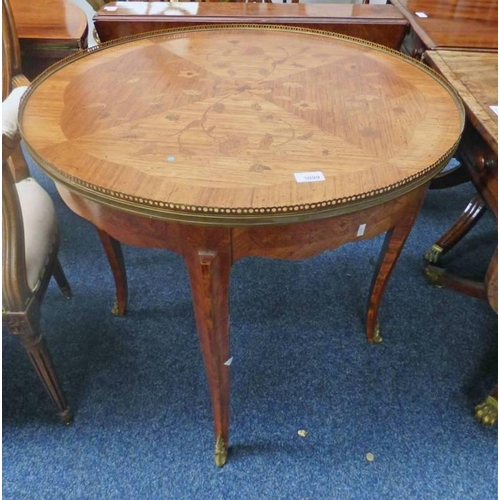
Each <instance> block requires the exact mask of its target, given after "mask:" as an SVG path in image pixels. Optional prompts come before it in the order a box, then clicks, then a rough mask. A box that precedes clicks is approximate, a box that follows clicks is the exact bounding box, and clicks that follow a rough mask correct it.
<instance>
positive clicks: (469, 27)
mask: <svg viewBox="0 0 500 500" xmlns="http://www.w3.org/2000/svg"><path fill="white" fill-rule="evenodd" d="M391 3H392V4H394V5H395V6H396V7H397V8H398V9H399V10H400V11H401V13H402V14H403V15H404V16H406V17H407V18H408V20H409V21H410V23H411V26H412V28H413V30H414V31H415V33H416V34H417V35H418V36H419V38H420V39H421V40H422V42H423V43H424V44H425V46H426V47H427V48H429V49H436V48H471V49H474V48H475V49H486V50H493V49H497V48H498V1H497V0H444V1H443V0H391ZM416 12H423V13H425V14H427V17H425V18H421V17H418V16H416V15H415V13H416Z"/></svg>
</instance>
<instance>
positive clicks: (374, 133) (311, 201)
mask: <svg viewBox="0 0 500 500" xmlns="http://www.w3.org/2000/svg"><path fill="white" fill-rule="evenodd" d="M464 119H465V114H464V110H463V107H462V105H461V103H460V100H459V98H458V96H457V95H456V94H455V93H454V91H453V90H452V89H451V87H449V85H448V84H447V83H445V81H444V80H442V79H441V78H440V77H438V75H437V74H435V73H434V72H433V71H432V70H430V69H429V68H428V67H426V66H425V65H423V64H421V63H419V62H417V61H414V60H411V59H410V58H407V57H405V56H403V55H401V54H399V53H397V52H394V51H391V50H389V49H385V48H383V47H381V46H376V45H374V44H370V43H367V42H363V41H360V40H356V39H348V38H346V37H342V36H340V35H335V34H332V33H326V32H315V31H312V30H304V29H302V30H300V29H294V28H277V27H270V26H267V27H266V26H258V27H257V26H241V27H238V28H235V27H228V26H218V27H210V28H187V29H183V30H171V31H166V32H162V33H160V34H152V35H149V36H146V37H144V36H140V37H133V38H131V39H130V40H128V41H122V42H120V41H117V42H113V43H110V44H109V45H107V46H105V47H102V48H100V49H98V50H94V51H90V52H89V53H87V54H84V55H77V56H75V57H73V58H72V59H70V60H66V61H64V62H62V63H61V64H59V65H58V66H56V67H54V69H52V71H50V72H48V73H47V74H45V75H44V76H43V78H40V79H38V80H37V81H35V82H34V84H33V85H32V86H31V87H30V90H29V91H28V93H27V94H26V96H25V98H24V99H23V102H22V105H21V114H20V128H21V132H22V136H23V138H24V140H25V142H26V145H27V147H28V149H29V151H30V153H31V154H32V156H33V158H34V159H35V160H36V161H37V162H38V163H39V164H40V165H41V166H42V167H43V168H45V169H46V170H47V171H48V172H49V174H50V175H51V176H52V177H54V178H55V179H56V180H58V181H59V182H62V183H64V184H65V185H67V186H69V187H70V188H71V189H73V190H74V191H78V192H81V193H83V194H85V195H86V196H88V197H91V198H94V199H97V200H99V201H100V202H102V203H107V204H110V205H113V206H116V207H119V208H120V209H122V210H126V211H130V212H133V213H140V214H145V215H148V216H152V217H156V218H161V219H168V220H181V221H186V222H193V223H207V224H220V225H224V224H243V225H244V224H265V223H267V224H269V223H276V222H291V221H297V220H308V219H314V218H320V217H327V216H331V215H335V214H340V213H347V212H352V211H356V210H359V209H361V208H366V207H368V206H373V205H376V204H379V203H382V202H383V201H385V200H388V199H394V198H396V197H397V196H400V195H401V194H403V193H405V192H408V191H409V190H411V189H414V188H416V187H417V186H420V185H422V184H423V183H424V182H427V180H428V179H430V178H431V177H432V176H433V175H434V174H436V173H437V172H438V171H439V170H440V169H441V167H442V166H443V165H444V164H445V163H446V162H447V161H448V159H449V158H450V157H451V155H452V153H453V151H454V149H455V147H456V145H457V143H458V140H459V138H460V134H461V132H462V129H463V125H464ZM318 172H319V173H318ZM323 178H324V180H322V179H323Z"/></svg>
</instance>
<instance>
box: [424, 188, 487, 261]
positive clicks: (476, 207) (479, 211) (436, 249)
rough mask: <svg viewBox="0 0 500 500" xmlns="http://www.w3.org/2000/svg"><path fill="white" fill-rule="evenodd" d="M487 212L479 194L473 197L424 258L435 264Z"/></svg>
mask: <svg viewBox="0 0 500 500" xmlns="http://www.w3.org/2000/svg"><path fill="white" fill-rule="evenodd" d="M485 212H486V204H485V203H484V201H483V199H482V198H481V197H480V196H479V195H478V196H475V197H474V198H472V200H471V201H470V202H469V204H468V205H467V206H466V207H465V210H464V211H463V213H462V215H461V216H460V217H459V218H458V219H457V220H456V221H455V223H454V224H453V225H452V226H451V227H450V229H448V231H446V233H444V234H443V236H441V238H439V239H438V240H437V241H436V243H434V245H432V246H431V247H430V248H429V249H428V250H427V251H426V252H425V254H424V260H425V261H427V262H428V263H433V264H435V263H436V262H437V261H438V260H439V258H440V257H441V255H444V254H445V253H446V252H448V251H449V250H451V249H452V248H453V247H454V246H455V245H456V244H457V243H458V242H459V241H460V240H462V238H463V237H464V236H465V235H466V234H467V233H468V232H469V231H470V230H471V229H472V228H473V227H474V226H475V225H476V224H477V222H478V221H479V219H481V217H482V216H483V214H484V213H485Z"/></svg>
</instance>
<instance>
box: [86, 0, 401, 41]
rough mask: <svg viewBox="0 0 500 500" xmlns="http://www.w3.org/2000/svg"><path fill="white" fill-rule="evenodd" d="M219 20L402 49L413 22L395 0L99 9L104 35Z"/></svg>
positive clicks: (112, 36) (136, 4) (176, 4)
mask: <svg viewBox="0 0 500 500" xmlns="http://www.w3.org/2000/svg"><path fill="white" fill-rule="evenodd" d="M219 23H224V24H228V23H234V24H240V23H252V24H279V25H281V26H297V27H301V28H314V29H319V30H325V31H331V32H334V33H342V34H344V35H350V36H356V37H359V38H362V39H364V40H369V41H371V42H375V43H380V44H382V45H385V46H387V47H391V48H393V49H398V48H399V47H400V45H401V43H402V41H403V37H404V35H405V33H406V31H407V29H408V22H407V21H406V19H405V18H404V17H403V16H402V15H401V14H400V13H399V12H398V11H397V9H396V8H395V7H393V6H392V5H348V4H273V3H225V2H222V3H220V2H219V3H217V2H210V3H180V2H173V3H169V2H148V3H145V2H111V3H109V4H106V5H105V6H104V7H102V8H101V9H100V10H99V11H98V12H97V14H96V17H95V25H96V29H97V32H98V33H99V38H100V39H101V41H103V42H104V41H108V40H114V39H116V38H119V37H123V36H128V35H135V34H138V33H144V32H147V31H153V30H159V29H165V28H180V27H185V26H193V25H210V24H219Z"/></svg>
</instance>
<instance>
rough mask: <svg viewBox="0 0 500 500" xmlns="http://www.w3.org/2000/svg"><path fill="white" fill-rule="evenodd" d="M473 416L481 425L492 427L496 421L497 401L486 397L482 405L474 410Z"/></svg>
mask: <svg viewBox="0 0 500 500" xmlns="http://www.w3.org/2000/svg"><path fill="white" fill-rule="evenodd" d="M474 415H475V417H476V419H477V420H478V421H479V422H480V423H481V424H483V425H485V426H487V427H490V426H492V425H494V424H495V423H496V421H497V419H498V401H497V400H496V399H495V398H493V397H491V396H488V397H487V398H486V401H484V403H481V404H479V405H477V406H476V407H475V408H474Z"/></svg>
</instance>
